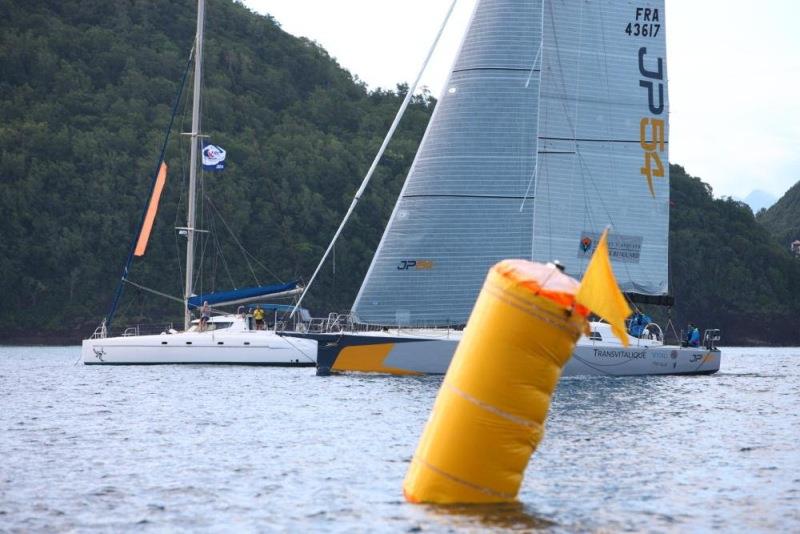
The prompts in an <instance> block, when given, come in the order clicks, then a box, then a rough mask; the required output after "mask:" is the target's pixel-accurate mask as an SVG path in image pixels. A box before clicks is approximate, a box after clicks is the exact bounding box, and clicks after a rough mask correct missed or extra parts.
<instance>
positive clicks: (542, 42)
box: [525, 36, 544, 89]
mask: <svg viewBox="0 0 800 534" xmlns="http://www.w3.org/2000/svg"><path fill="white" fill-rule="evenodd" d="M543 47H544V36H542V40H541V42H540V43H539V50H538V51H537V52H536V57H535V58H533V63H532V64H531V71H530V72H529V73H528V79H527V80H525V89H527V88H528V86H529V85H530V83H531V78H533V73H534V71H535V70H536V62H537V61H539V58H541V57H542V48H543ZM539 72H542V66H541V65H539Z"/></svg>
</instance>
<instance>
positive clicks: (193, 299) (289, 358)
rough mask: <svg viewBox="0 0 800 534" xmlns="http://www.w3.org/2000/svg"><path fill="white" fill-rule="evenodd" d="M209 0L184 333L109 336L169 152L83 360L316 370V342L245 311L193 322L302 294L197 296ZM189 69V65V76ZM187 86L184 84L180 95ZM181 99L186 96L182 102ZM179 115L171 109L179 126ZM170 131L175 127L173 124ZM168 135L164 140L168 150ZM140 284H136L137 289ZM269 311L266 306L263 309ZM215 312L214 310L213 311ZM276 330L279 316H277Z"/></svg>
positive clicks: (257, 290)
mask: <svg viewBox="0 0 800 534" xmlns="http://www.w3.org/2000/svg"><path fill="white" fill-rule="evenodd" d="M204 14H205V1H204V0H198V2H197V34H196V40H195V46H194V94H193V103H192V131H191V133H190V134H189V135H190V138H191V155H190V158H191V160H190V174H189V192H188V201H187V202H188V209H187V221H186V227H185V228H180V229H179V230H181V232H182V233H185V235H186V237H187V244H186V280H185V290H184V298H183V300H182V304H183V308H184V331H182V332H178V331H175V330H173V329H171V328H166V327H165V328H163V329H161V332H160V333H156V334H151V335H141V331H140V330H139V329H138V328H136V327H133V328H128V329H126V330H125V331H124V333H123V335H122V336H116V337H111V336H109V330H110V327H111V322H112V319H113V317H114V313H115V311H116V307H117V303H118V301H119V296H120V294H121V292H122V289H123V287H124V285H125V284H126V283H132V282H130V281H129V280H128V274H129V268H130V265H131V261H132V259H133V257H134V255H140V254H143V251H144V248H145V247H146V242H147V237H148V236H149V231H150V228H151V227H152V217H155V211H156V208H155V207H156V206H157V204H158V197H159V195H160V193H161V190H162V188H163V185H164V180H165V178H166V166H165V165H164V164H163V156H164V151H163V150H162V154H161V157H160V159H159V169H160V170H159V171H158V172H157V173H156V174H155V179H154V180H153V188H152V189H153V192H152V195H151V199H150V202H149V204H148V208H147V209H146V210H145V213H144V215H143V216H142V222H141V224H140V232H139V233H138V237H137V239H136V240H134V242H133V243H132V244H131V250H130V253H129V255H128V260H127V262H126V265H125V268H124V269H123V275H122V278H121V280H120V283H119V286H118V288H117V292H116V295H115V297H114V303H113V304H112V307H111V311H110V312H109V314H108V316H107V317H106V318H105V319H104V320H103V323H102V324H101V325H100V326H99V327H98V328H97V329H96V330H95V332H94V334H93V335H92V336H91V338H90V339H85V340H84V341H83V346H82V350H81V355H82V358H83V362H84V363H85V364H87V365H89V364H91V365H103V364H105V365H109V364H111V365H113V364H116V365H120V364H173V363H206V364H210V363H218V364H247V365H286V366H313V365H314V364H315V362H316V354H317V347H316V342H314V341H312V340H306V339H291V338H286V337H282V336H279V335H277V334H276V333H275V331H274V330H269V329H266V324H267V321H262V324H263V329H259V328H258V325H257V324H256V322H255V321H254V318H253V317H252V316H250V315H248V314H247V313H246V312H245V311H244V310H242V311H241V312H240V313H237V314H220V315H216V316H211V317H209V318H208V319H207V321H206V320H205V319H203V320H202V324H201V320H200V319H194V320H192V317H191V309H197V310H199V309H200V308H201V307H202V306H203V305H204V304H205V303H207V304H208V305H209V306H214V307H221V306H226V305H239V304H244V303H246V302H254V301H261V300H262V299H263V298H265V297H270V298H277V297H285V296H290V295H293V294H296V293H298V292H299V290H300V288H299V287H298V284H297V283H296V282H291V283H287V284H276V285H271V286H259V287H253V288H244V289H238V290H233V291H227V292H221V293H209V294H205V295H195V294H194V293H193V288H192V285H193V283H192V282H193V276H194V263H195V258H194V252H195V233H197V232H200V231H201V230H198V229H197V228H196V227H195V223H196V221H195V219H196V216H195V207H196V197H197V193H196V184H197V160H198V157H199V154H198V148H199V145H200V140H201V138H202V135H201V134H200V89H201V86H202V64H203V26H204ZM188 67H189V65H188V64H187V71H188ZM182 87H183V84H182V85H181V89H182ZM178 101H180V92H179V94H178V98H177V99H176V109H177V102H178ZM174 116H175V112H174V111H173V120H174ZM170 129H171V126H170ZM168 139H169V134H168V135H167V138H166V139H165V141H164V147H166V144H167V140H168ZM133 285H136V284H133ZM265 307H267V306H263V307H262V311H264V310H263V308H265ZM279 308H280V305H271V306H269V309H270V310H271V311H273V312H276V313H277V311H278V309H279ZM210 309H211V310H213V308H210ZM274 323H275V326H274V327H275V328H277V324H278V321H277V317H276V318H275V321H274Z"/></svg>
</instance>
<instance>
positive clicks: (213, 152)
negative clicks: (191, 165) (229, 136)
mask: <svg viewBox="0 0 800 534" xmlns="http://www.w3.org/2000/svg"><path fill="white" fill-rule="evenodd" d="M226 155H227V152H225V149H224V148H222V147H221V146H219V145H212V144H211V143H209V142H207V141H203V170H206V171H222V170H224V169H225V156H226Z"/></svg>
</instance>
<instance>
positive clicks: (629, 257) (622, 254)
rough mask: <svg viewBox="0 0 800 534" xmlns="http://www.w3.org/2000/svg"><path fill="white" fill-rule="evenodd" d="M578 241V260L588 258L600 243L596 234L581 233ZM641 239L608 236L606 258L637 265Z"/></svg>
mask: <svg viewBox="0 0 800 534" xmlns="http://www.w3.org/2000/svg"><path fill="white" fill-rule="evenodd" d="M580 236H581V237H580V240H579V241H578V258H589V257H591V255H592V254H593V253H594V249H595V248H596V247H597V243H598V242H599V241H600V234H599V233H598V232H581V234H580ZM642 241H643V237H642V236H640V235H621V234H610V235H609V236H608V256H609V257H610V258H611V260H612V261H616V262H622V263H639V258H640V256H641V253H642Z"/></svg>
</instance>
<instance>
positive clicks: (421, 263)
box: [397, 260, 433, 271]
mask: <svg viewBox="0 0 800 534" xmlns="http://www.w3.org/2000/svg"><path fill="white" fill-rule="evenodd" d="M431 269H433V260H401V261H400V263H398V264H397V270H398V271H408V270H417V271H429V270H431Z"/></svg>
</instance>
